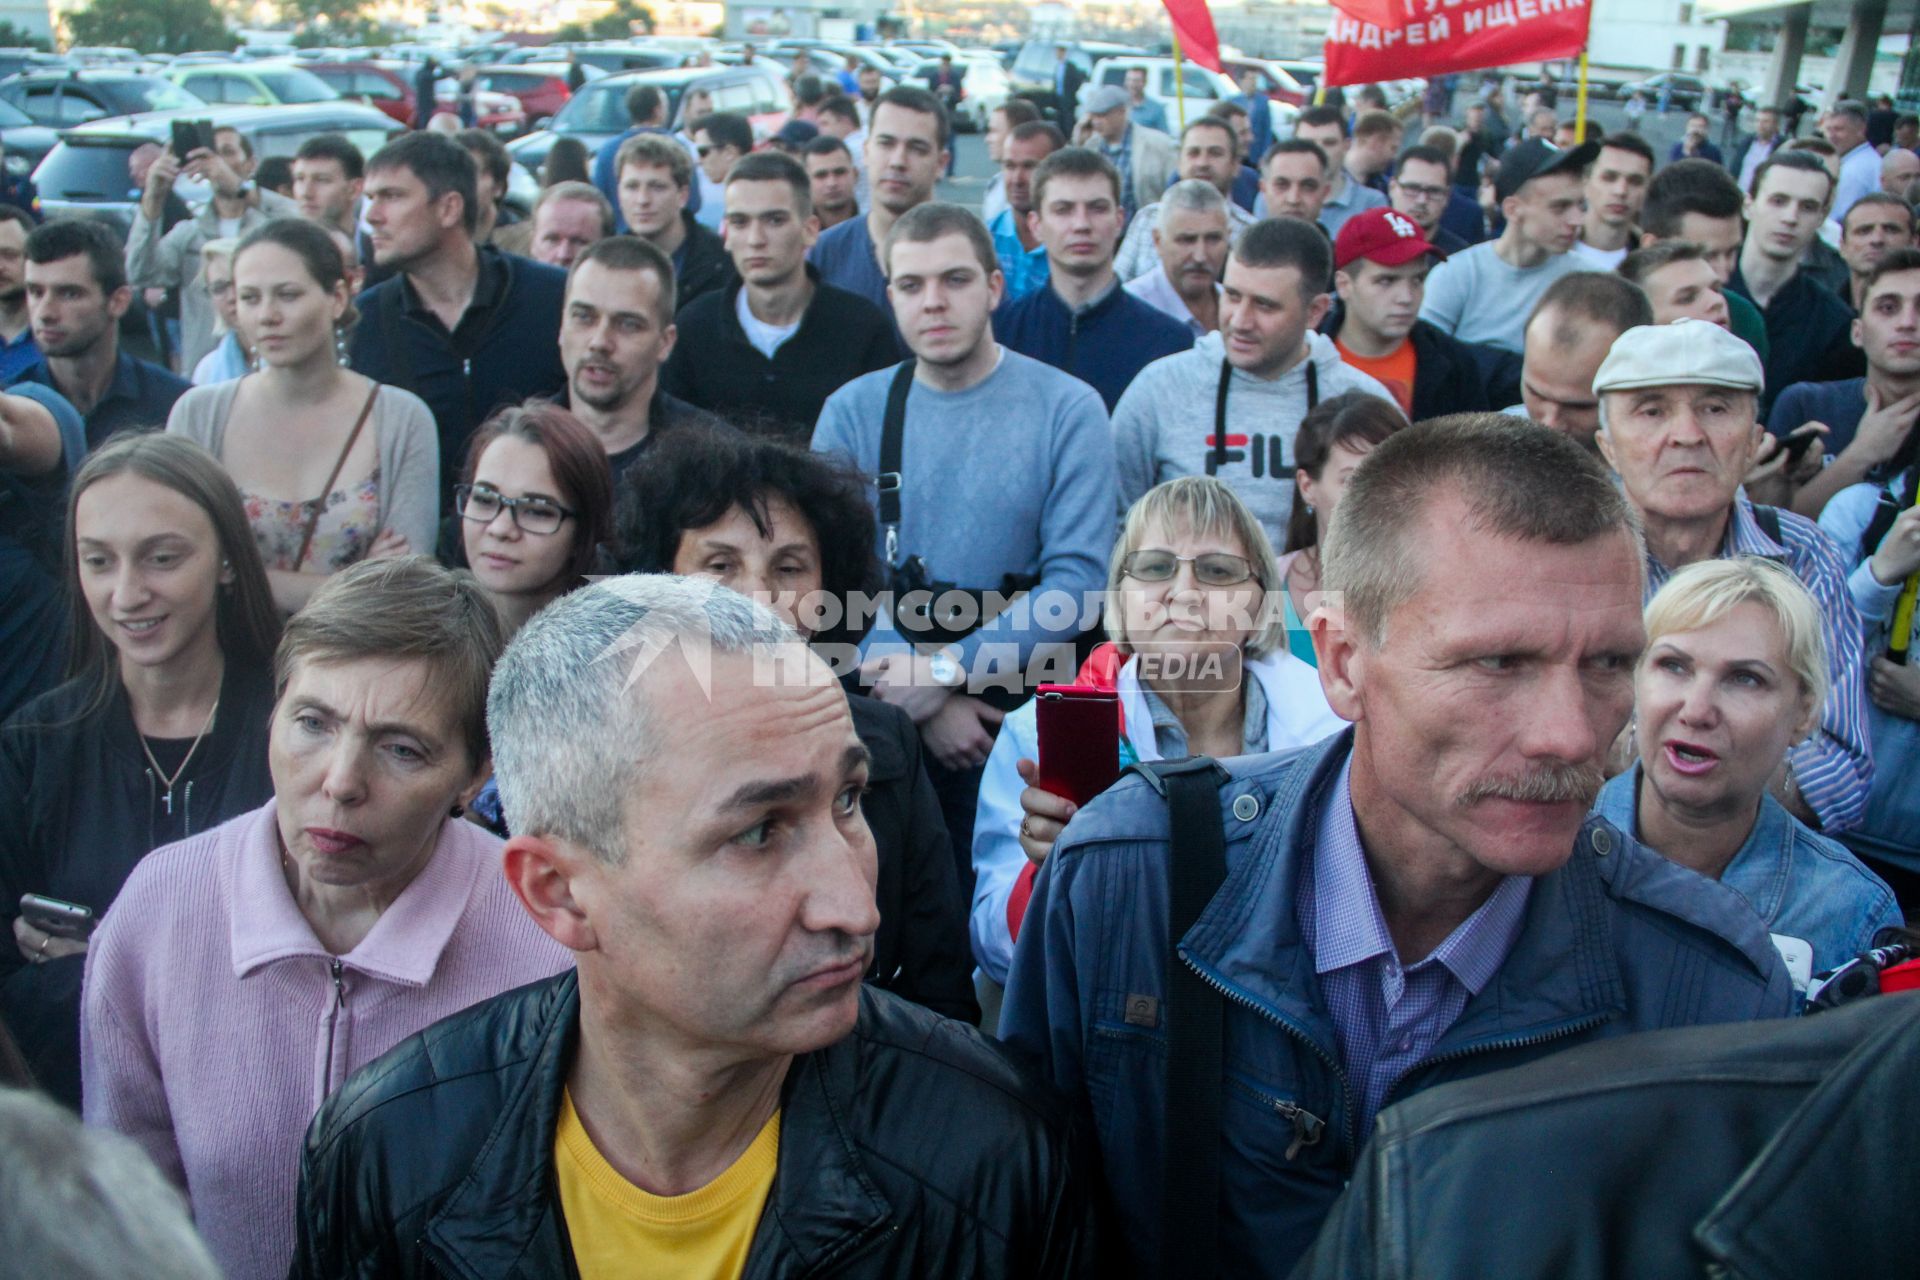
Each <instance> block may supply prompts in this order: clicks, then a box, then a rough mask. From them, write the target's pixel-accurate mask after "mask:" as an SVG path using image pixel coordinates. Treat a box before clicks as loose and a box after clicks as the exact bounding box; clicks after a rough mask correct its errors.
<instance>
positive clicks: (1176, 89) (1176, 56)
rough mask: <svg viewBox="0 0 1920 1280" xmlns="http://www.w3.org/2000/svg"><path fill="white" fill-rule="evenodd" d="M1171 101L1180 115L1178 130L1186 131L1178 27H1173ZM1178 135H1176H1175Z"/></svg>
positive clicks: (1185, 109)
mask: <svg viewBox="0 0 1920 1280" xmlns="http://www.w3.org/2000/svg"><path fill="white" fill-rule="evenodd" d="M1173 102H1174V110H1175V112H1177V113H1178V114H1179V116H1180V132H1181V133H1182V134H1184V133H1185V132H1186V131H1187V75H1186V69H1185V67H1184V66H1183V65H1182V63H1181V61H1180V28H1178V27H1174V28H1173ZM1176 136H1178V135H1176Z"/></svg>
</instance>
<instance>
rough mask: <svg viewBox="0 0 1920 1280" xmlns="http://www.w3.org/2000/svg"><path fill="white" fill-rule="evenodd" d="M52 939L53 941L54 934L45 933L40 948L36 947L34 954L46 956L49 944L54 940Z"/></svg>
mask: <svg viewBox="0 0 1920 1280" xmlns="http://www.w3.org/2000/svg"><path fill="white" fill-rule="evenodd" d="M52 941H53V935H52V934H46V935H44V936H43V937H42V938H41V939H40V946H39V947H38V949H36V950H35V951H34V954H35V955H37V956H42V957H44V956H45V955H46V954H47V944H48V943H49V942H52Z"/></svg>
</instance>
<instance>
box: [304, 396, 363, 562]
mask: <svg viewBox="0 0 1920 1280" xmlns="http://www.w3.org/2000/svg"><path fill="white" fill-rule="evenodd" d="M379 396H380V384H379V383H377V382H376V383H374V384H373V390H371V391H369V392H368V393H367V402H366V403H365V404H363V405H361V406H360V416H359V417H358V418H355V419H354V420H353V430H352V431H349V432H348V433H347V443H346V444H345V445H343V446H341V449H340V456H339V457H337V458H335V459H334V460H333V470H331V471H329V472H328V473H327V482H326V483H325V484H323V485H321V486H320V496H319V497H318V498H317V499H315V500H314V504H313V510H312V511H310V512H308V513H307V527H306V530H305V532H303V533H302V534H301V535H300V554H299V555H297V556H295V557H294V558H293V571H294V572H295V573H298V572H300V566H301V565H303V564H305V563H306V562H307V549H308V548H309V547H311V546H312V545H313V531H314V529H315V528H316V527H317V526H318V525H319V523H320V513H321V512H323V511H325V510H326V509H327V498H328V497H329V496H330V495H331V494H332V493H333V482H334V481H335V480H338V479H339V478H340V468H342V467H344V466H346V465H347V455H348V454H350V453H352V452H353V445H354V442H355V441H357V440H358V439H359V438H360V431H361V428H363V427H365V426H366V425H367V418H368V417H369V416H370V415H371V414H372V413H373V402H374V401H375V400H377V399H378V398H379Z"/></svg>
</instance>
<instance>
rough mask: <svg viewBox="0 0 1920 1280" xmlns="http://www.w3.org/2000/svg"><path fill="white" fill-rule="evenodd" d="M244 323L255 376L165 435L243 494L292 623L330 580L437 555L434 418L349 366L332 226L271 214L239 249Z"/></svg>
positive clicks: (347, 309)
mask: <svg viewBox="0 0 1920 1280" xmlns="http://www.w3.org/2000/svg"><path fill="white" fill-rule="evenodd" d="M233 285H234V297H235V315H236V317H237V319H238V321H239V327H240V336H241V339H242V341H244V342H245V343H246V345H247V346H248V347H250V348H251V349H252V351H253V352H254V355H255V358H256V359H257V361H258V370H257V371H256V372H253V373H249V374H247V375H246V376H245V377H243V378H235V379H233V380H232V381H230V382H219V383H215V384H213V385H211V386H204V387H195V388H194V389H193V390H191V391H189V392H187V393H186V394H185V395H183V396H181V397H180V399H179V400H178V401H177V402H176V403H175V404H174V406H173V413H172V414H171V415H170V416H169V417H168V419H167V430H168V431H170V432H172V433H174V434H175V435H183V436H186V437H187V438H188V439H190V440H192V441H194V442H195V443H196V444H199V445H202V446H204V447H205V448H206V450H207V452H209V453H211V454H212V455H213V456H214V457H216V458H218V459H220V462H221V464H222V465H224V466H225V467H226V469H227V472H228V474H230V475H232V477H233V480H234V483H235V484H237V485H239V486H240V494H241V497H242V498H243V499H244V501H245V503H246V511H247V523H248V524H249V525H251V526H252V528H253V537H254V541H255V542H257V543H258V544H259V546H260V556H261V558H262V559H263V560H265V561H266V565H267V580H268V581H269V582H270V583H271V584H272V585H273V600H274V603H275V604H276V605H278V606H279V608H280V611H281V612H282V613H283V614H292V613H294V612H296V611H297V610H298V609H299V608H300V607H301V606H302V605H304V604H306V602H307V598H308V597H309V596H311V595H312V594H313V593H314V592H315V591H316V590H318V589H319V587H320V584H321V583H323V582H325V581H326V580H327V578H328V577H329V576H331V575H332V574H334V573H337V572H339V571H340V570H342V569H344V568H346V567H347V566H348V565H351V564H357V563H359V562H360V561H362V560H372V559H378V558H381V557H387V556H404V555H411V554H414V553H427V554H431V553H432V551H433V549H434V538H435V532H436V528H437V525H438V516H439V506H440V442H439V435H438V433H437V431H436V429H435V427H434V422H433V414H432V413H431V412H430V411H429V410H428V409H427V406H426V404H425V403H424V402H423V401H421V399H420V398H419V397H418V396H416V395H414V394H413V393H412V392H410V391H405V390H402V389H401V388H399V387H392V386H383V385H382V384H380V383H377V382H375V381H373V379H371V378H367V377H363V376H362V375H360V374H357V373H355V372H353V370H351V369H349V368H348V367H347V356H346V351H347V347H346V334H347V330H348V329H349V328H350V327H352V324H353V321H354V319H355V312H354V310H353V302H352V300H351V298H350V297H349V295H348V292H347V266H346V261H345V259H344V258H343V257H342V256H341V253H340V248H339V246H338V245H336V244H335V243H334V242H333V237H332V236H331V235H329V234H328V233H327V231H326V229H325V228H323V227H321V226H320V225H319V224H318V223H313V222H308V221H307V220H305V219H304V218H275V219H273V220H272V221H270V222H266V223H262V224H261V225H260V226H258V227H255V228H254V229H253V230H252V231H249V232H248V233H247V234H246V235H245V236H244V237H242V238H241V240H240V244H239V247H237V248H236V249H235V250H234V253H233Z"/></svg>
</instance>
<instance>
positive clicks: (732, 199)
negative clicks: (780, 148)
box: [661, 152, 900, 443]
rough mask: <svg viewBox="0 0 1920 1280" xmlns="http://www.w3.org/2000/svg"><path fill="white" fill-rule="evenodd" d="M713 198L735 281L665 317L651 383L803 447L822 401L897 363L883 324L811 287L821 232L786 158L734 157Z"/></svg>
mask: <svg viewBox="0 0 1920 1280" xmlns="http://www.w3.org/2000/svg"><path fill="white" fill-rule="evenodd" d="M722 198H723V199H724V201H725V207H726V211H727V220H726V224H725V226H726V233H727V241H726V243H727V252H728V253H730V254H732V255H733V263H734V267H735V269H736V270H737V271H738V273H739V283H738V284H735V285H732V286H730V287H729V288H727V289H724V290H719V291H716V292H713V293H709V294H705V295H702V296H701V297H698V298H695V299H694V300H693V301H692V302H690V303H688V304H687V306H686V307H685V308H684V309H683V310H681V312H680V313H679V314H678V315H677V316H676V317H675V327H676V328H677V329H678V330H679V336H678V339H677V340H676V342H675V343H674V348H673V354H672V355H671V356H669V357H668V359H667V363H666V367H665V369H664V370H663V371H662V373H661V385H662V386H663V387H664V388H665V389H666V390H667V391H668V393H670V394H672V395H675V396H678V397H679V398H680V399H682V400H685V401H686V402H687V403H689V404H692V405H696V406H698V407H699V408H702V409H705V410H708V411H709V412H712V413H715V414H718V415H719V416H720V417H722V418H725V419H726V420H727V421H729V422H751V421H756V420H759V421H765V422H767V423H769V424H770V425H777V426H778V427H780V428H781V429H783V430H784V431H785V432H787V433H788V434H791V435H795V436H797V437H798V439H799V440H800V441H801V442H802V443H804V442H805V441H806V440H807V439H809V438H810V437H811V436H812V434H813V427H814V423H815V422H817V421H818V420H819V418H820V409H821V406H822V405H824V404H825V403H826V401H827V397H828V396H830V395H832V394H833V393H834V392H835V391H837V390H838V389H839V388H840V387H842V386H844V385H845V384H846V383H848V382H851V381H853V379H855V378H857V377H859V376H860V375H861V374H863V373H868V372H870V371H872V370H874V369H882V368H885V367H887V366H888V365H891V364H894V363H895V362H897V361H898V360H899V358H900V352H899V348H898V346H896V345H895V342H894V336H893V324H892V322H891V321H890V319H889V318H888V317H887V316H885V315H882V314H881V313H880V311H879V310H878V309H877V308H876V307H874V306H873V304H872V303H870V302H868V301H867V300H866V299H865V298H861V297H857V296H855V295H854V294H851V293H848V292H846V291H845V290H844V289H836V288H834V287H833V286H832V285H827V284H821V283H819V280H818V275H819V272H818V271H816V270H815V269H814V268H813V267H810V266H809V265H808V264H807V250H808V249H810V248H812V247H813V242H814V241H815V240H816V239H818V238H819V234H820V229H819V224H818V223H816V222H815V221H814V220H813V207H812V194H811V188H810V187H809V184H808V182H807V175H806V172H805V171H804V170H802V169H801V168H800V166H799V164H798V163H796V162H795V161H794V160H793V159H792V157H790V156H784V155H781V154H780V153H778V152H756V153H754V154H753V155H750V156H746V157H744V158H742V159H741V160H740V161H739V162H738V163H736V164H735V165H734V166H733V168H732V170H731V171H729V172H728V174H727V184H726V187H725V189H724V191H723V192H722Z"/></svg>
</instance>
